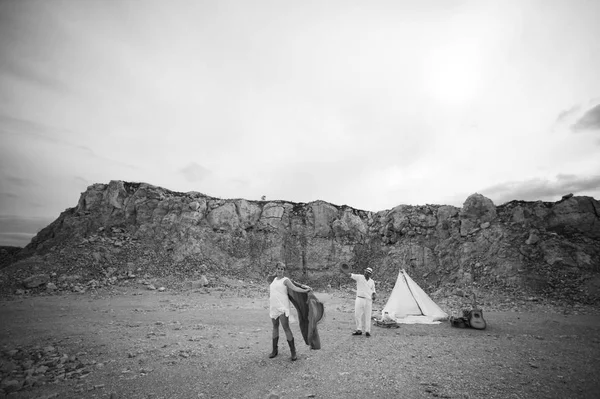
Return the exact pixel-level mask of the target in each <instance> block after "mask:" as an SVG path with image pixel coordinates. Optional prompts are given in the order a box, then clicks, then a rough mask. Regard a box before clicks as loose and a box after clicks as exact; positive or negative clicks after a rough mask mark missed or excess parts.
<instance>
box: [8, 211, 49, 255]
mask: <svg viewBox="0 0 600 399" xmlns="http://www.w3.org/2000/svg"><path fill="white" fill-rule="evenodd" d="M52 221H53V219H51V218H47V217H27V216H14V215H0V245H10V246H17V247H24V246H25V245H27V244H29V242H30V241H31V239H32V238H33V237H34V236H35V235H36V234H37V233H38V232H39V231H40V230H41V229H43V228H44V227H46V226H48V225H49V224H50V223H52Z"/></svg>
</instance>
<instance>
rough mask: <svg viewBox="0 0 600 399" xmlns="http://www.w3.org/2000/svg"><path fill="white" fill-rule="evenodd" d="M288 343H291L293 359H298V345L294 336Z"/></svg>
mask: <svg viewBox="0 0 600 399" xmlns="http://www.w3.org/2000/svg"><path fill="white" fill-rule="evenodd" d="M288 344H289V345H290V352H292V361H293V360H296V359H298V358H297V357H296V345H294V338H292V340H291V341H288Z"/></svg>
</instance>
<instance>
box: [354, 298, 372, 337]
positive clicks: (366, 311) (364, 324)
mask: <svg viewBox="0 0 600 399" xmlns="http://www.w3.org/2000/svg"><path fill="white" fill-rule="evenodd" d="M372 307H373V301H372V300H370V299H365V298H359V297H356V301H355V302H354V321H355V322H356V329H357V330H360V331H365V332H368V333H370V332H371V324H372V323H371V310H372Z"/></svg>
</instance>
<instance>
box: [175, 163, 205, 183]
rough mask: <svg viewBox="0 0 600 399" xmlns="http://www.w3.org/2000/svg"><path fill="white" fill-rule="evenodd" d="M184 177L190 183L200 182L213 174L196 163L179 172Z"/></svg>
mask: <svg viewBox="0 0 600 399" xmlns="http://www.w3.org/2000/svg"><path fill="white" fill-rule="evenodd" d="M179 171H180V172H181V174H182V175H183V177H185V179H186V180H187V181H189V182H192V183H194V182H198V181H201V180H204V179H205V178H206V177H208V176H210V175H211V174H212V172H211V171H210V170H209V169H206V168H205V167H204V166H201V165H198V164H197V163H196V162H190V163H189V164H188V165H187V166H186V167H185V168H182V169H180V170H179Z"/></svg>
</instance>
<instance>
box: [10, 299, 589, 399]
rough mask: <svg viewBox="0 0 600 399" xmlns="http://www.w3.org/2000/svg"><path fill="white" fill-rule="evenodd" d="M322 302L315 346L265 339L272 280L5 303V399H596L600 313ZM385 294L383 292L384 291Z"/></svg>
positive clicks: (299, 338)
mask: <svg viewBox="0 0 600 399" xmlns="http://www.w3.org/2000/svg"><path fill="white" fill-rule="evenodd" d="M316 294H317V296H318V297H319V298H320V299H321V300H322V301H323V302H324V303H325V307H326V318H325V320H324V321H323V322H322V323H321V324H320V325H319V333H320V336H321V343H322V349H320V350H311V349H309V348H308V347H307V346H306V345H305V344H304V342H303V341H302V336H301V334H300V331H299V328H298V324H297V323H294V324H292V330H293V332H294V335H295V338H296V346H297V348H298V360H297V361H295V362H291V361H290V358H289V348H288V347H287V344H286V343H285V338H284V334H283V332H281V341H280V345H279V356H277V357H276V358H274V359H269V358H268V357H267V355H268V353H269V352H270V350H271V323H270V320H269V316H268V310H267V296H268V295H267V291H266V289H259V288H256V289H254V288H252V287H250V288H246V289H244V290H235V289H224V288H217V287H213V288H206V289H205V288H203V289H199V290H191V289H190V290H178V291H177V292H174V291H171V290H166V291H164V292H159V291H149V290H145V289H143V288H125V287H119V288H116V289H114V290H112V291H110V292H109V291H105V292H95V293H94V292H88V293H85V294H75V293H72V294H60V295H47V296H30V297H16V298H13V299H3V300H2V301H1V302H0V320H1V326H0V350H1V358H0V370H1V371H2V390H3V392H4V393H1V392H2V391H0V398H3V397H8V398H40V399H41V398H47V399H49V398H111V399H115V398H131V399H135V398H268V397H272V398H277V397H280V398H365V397H369V398H432V397H440V398H598V397H600V382H598V380H597V376H598V370H599V369H600V315H598V314H595V315H594V314H588V315H581V314H579V315H576V314H563V313H558V312H557V313H551V312H547V313H541V312H535V311H529V312H491V311H485V308H484V317H485V320H486V321H487V323H488V328H487V329H486V330H484V331H478V330H473V329H458V328H452V327H451V326H450V325H449V324H448V323H442V324H438V325H402V326H401V327H400V328H397V329H387V328H380V327H376V326H373V327H372V333H373V336H372V337H371V338H366V337H365V336H364V335H363V336H359V337H354V336H351V332H352V331H353V329H354V322H353V306H354V304H353V296H352V295H351V294H349V293H347V292H345V291H335V290H329V292H326V293H325V292H318V291H317V292H316ZM380 305H381V304H380Z"/></svg>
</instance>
